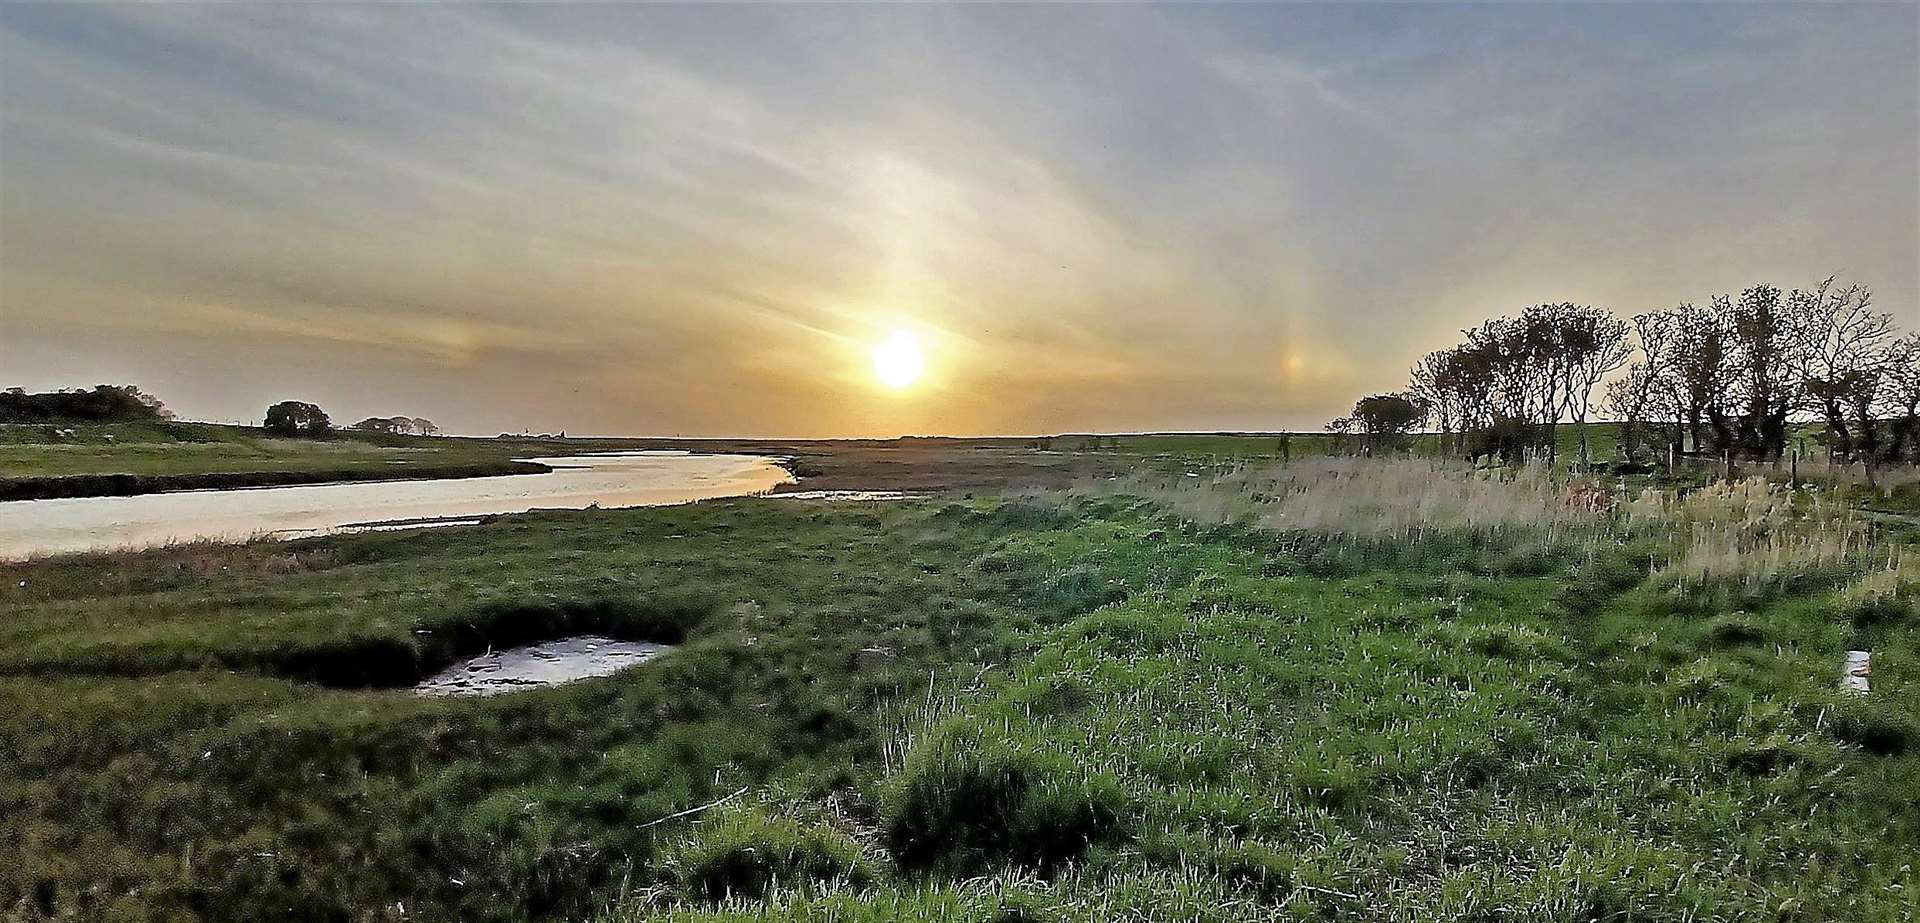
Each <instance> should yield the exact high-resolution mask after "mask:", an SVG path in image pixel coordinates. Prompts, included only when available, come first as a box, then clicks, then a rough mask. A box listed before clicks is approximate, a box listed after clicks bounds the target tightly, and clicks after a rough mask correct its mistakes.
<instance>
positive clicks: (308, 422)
mask: <svg viewBox="0 0 1920 923" xmlns="http://www.w3.org/2000/svg"><path fill="white" fill-rule="evenodd" d="M266 428H267V431H268V432H271V433H275V434H278V435H281V436H325V435H327V434H328V433H331V432H333V421H332V420H331V419H328V417H327V412H326V411H324V410H321V409H320V406H319V405H318V404H309V403H307V402H305V401H281V402H280V403H278V404H274V405H273V406H271V407H268V408H267V418H266Z"/></svg>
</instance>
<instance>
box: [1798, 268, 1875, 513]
mask: <svg viewBox="0 0 1920 923" xmlns="http://www.w3.org/2000/svg"><path fill="white" fill-rule="evenodd" d="M1791 301H1792V303H1793V304H1794V307H1795V314H1796V322H1795V324H1794V328H1795V329H1794V332H1795V334H1796V336H1797V338H1798V341H1799V342H1798V344H1797V346H1798V350H1797V352H1796V354H1795V355H1796V359H1797V362H1798V368H1797V369H1796V372H1797V374H1798V376H1799V378H1800V380H1801V382H1802V383H1803V386H1804V388H1805V389H1806V397H1807V399H1808V401H1809V403H1811V404H1812V406H1813V408H1814V409H1815V410H1816V411H1817V412H1818V413H1819V414H1820V416H1821V417H1822V418H1823V419H1824V420H1825V421H1826V424H1827V445H1828V446H1829V447H1830V448H1831V449H1832V451H1833V453H1834V456H1835V457H1836V458H1839V459H1842V460H1845V461H1848V462H1852V461H1858V462H1860V463H1861V464H1862V465H1864V466H1865V468H1866V475H1867V481H1868V483H1873V482H1874V463H1875V462H1876V461H1878V460H1879V458H1878V456H1879V455H1880V453H1881V445H1880V426H1879V422H1880V421H1879V420H1878V418H1877V417H1876V411H1877V410H1879V409H1880V408H1879V406H1878V405H1879V403H1880V394H1881V384H1882V377H1883V375H1884V373H1885V372H1886V371H1887V368H1888V364H1889V361H1890V360H1891V359H1892V358H1893V356H1892V354H1891V352H1890V349H1889V347H1890V346H1891V345H1892V338H1893V336H1894V328H1893V318H1892V316H1891V315H1888V314H1884V313H1880V312H1877V311H1874V310H1873V308H1872V304H1873V294H1872V292H1870V291H1868V290H1867V289H1866V288H1864V287H1862V286H1859V285H1851V286H1848V287H1846V288H1844V289H1841V288H1836V287H1834V285H1833V280H1832V279H1828V280H1827V281H1825V282H1823V283H1821V284H1820V285H1819V286H1818V287H1816V288H1815V289H1814V290H1812V291H1809V292H1795V293H1794V297H1793V298H1792V299H1791Z"/></svg>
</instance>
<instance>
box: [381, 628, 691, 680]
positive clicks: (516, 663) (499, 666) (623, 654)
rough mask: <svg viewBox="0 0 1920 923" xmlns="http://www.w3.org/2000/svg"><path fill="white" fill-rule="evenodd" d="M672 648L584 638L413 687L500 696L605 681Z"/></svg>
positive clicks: (496, 658) (508, 655)
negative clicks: (582, 681) (584, 681)
mask: <svg viewBox="0 0 1920 923" xmlns="http://www.w3.org/2000/svg"><path fill="white" fill-rule="evenodd" d="M670 650H673V647H672V646H671V645H666V644H654V643H652V642H650V641H615V640H614V639H612V638H603V637H600V636H599V635H580V636H578V637H573V638H562V639H560V640H558V641H545V642H542V643H540V644H529V645H527V646H526V647H515V648H509V649H507V650H504V651H493V652H490V653H487V654H483V655H481V656H479V657H475V658H473V659H471V660H467V661H463V662H461V663H456V664H454V665H453V666H451V667H448V668H447V669H445V670H442V671H441V672H440V673H439V674H437V675H435V676H432V677H430V678H428V679H425V680H422V681H421V682H420V684H419V685H417V686H415V687H413V691H414V692H416V693H419V694H420V695H498V694H500V693H503V692H516V691H519V690H522V689H536V688H539V687H542V686H557V685H559V684H561V683H567V682H572V681H574V680H576V679H586V678H587V677H590V676H606V675H608V674H610V673H618V672H620V671H621V670H624V669H626V668H628V667H631V666H634V665H636V664H639V663H643V662H645V661H648V660H651V659H653V658H655V657H658V656H660V655H661V654H664V653H666V652H667V651H670Z"/></svg>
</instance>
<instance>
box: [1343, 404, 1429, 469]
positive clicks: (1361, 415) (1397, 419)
mask: <svg viewBox="0 0 1920 923" xmlns="http://www.w3.org/2000/svg"><path fill="white" fill-rule="evenodd" d="M1426 417H1427V410H1426V407H1425V406H1424V405H1423V404H1422V403H1421V402H1420V400H1419V399H1418V398H1415V397H1413V396H1411V395H1408V394H1374V395H1369V396H1367V397H1363V398H1361V399H1360V400H1359V401H1357V402H1355V403H1354V405H1353V415H1352V416H1351V417H1349V418H1348V419H1350V420H1351V421H1352V422H1351V424H1350V427H1349V428H1354V427H1357V428H1358V429H1359V430H1360V433H1361V451H1362V452H1364V453H1366V454H1368V455H1371V454H1373V453H1375V452H1378V451H1395V450H1398V449H1400V448H1401V447H1402V446H1404V445H1405V444H1406V439H1407V434H1408V433H1410V432H1412V431H1413V430H1414V428H1415V427H1417V426H1419V425H1420V422H1421V421H1422V420H1425V419H1426Z"/></svg>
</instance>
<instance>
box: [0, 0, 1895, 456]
mask: <svg viewBox="0 0 1920 923" xmlns="http://www.w3.org/2000/svg"><path fill="white" fill-rule="evenodd" d="M1916 16H1920V11H1915V10H1912V9H1904V8H1888V7H1882V8H1811V7H1797V8H1777V7H1775V8H1744V7H1742V8H1730V7H1686V8H1681V9H1669V8H1649V7H1639V6H1633V7H1599V8H1596V7H1580V8H1572V9H1567V8H1555V9H1541V8H1499V9H1486V8H1478V7H1430V6H1420V7H1388V8H1354V7H1332V8H1329V7H1307V8H1299V7H1281V8H1247V7H1234V8H1195V9H1157V8H1130V7H1096V8H1078V7H1077V8H1071V9H1068V8H1045V7H1036V8H997V7H988V8H928V7H916V8H894V7H886V8H850V7H809V8H804V9H783V8H768V7H724V8H714V7H702V8H697V9H695V8H672V7H638V6H606V7H601V6H569V7H564V8H550V7H519V6H463V5H438V4H436V5H427V6H404V7H384V6H382V7H359V6H319V7H315V6H300V7H256V6H233V5H211V6H178V5H173V6H161V7H138V6H136V7H124V6H84V7H68V6H53V5H34V6H26V7H7V8H5V9H4V10H0V126H4V128H3V129H0V308H4V310H3V311H0V337H4V338H5V339H4V340H0V350H5V349H9V347H8V346H7V345H6V344H8V343H13V344H20V343H27V342H31V343H33V344H35V345H34V348H35V349H36V350H38V351H39V355H38V356H37V357H36V359H35V360H34V361H32V362H17V363H15V362H10V363H8V364H9V365H13V366H15V367H16V368H21V369H27V370H29V371H30V373H31V374H33V375H36V376H39V378H38V379H36V380H34V381H23V382H19V383H21V384H29V385H36V386H44V385H69V384H84V383H90V382H82V381H77V380H64V379H63V380H55V379H56V378H58V376H59V375H60V372H61V369H62V368H63V367H64V368H70V369H73V370H76V372H77V370H86V371H87V372H88V373H89V374H92V373H96V372H97V373H99V374H107V373H109V372H115V371H118V370H119V369H121V368H123V367H124V368H125V369H126V371H127V372H128V374H126V375H118V374H116V375H110V376H109V377H114V378H124V377H129V375H131V374H132V373H133V372H134V371H139V372H141V373H142V374H146V375H158V376H161V377H162V378H164V379H165V380H166V381H173V382H179V383H180V384H179V385H178V387H180V388H181V389H182V390H183V391H187V392H188V393H190V394H191V395H192V400H193V402H197V404H196V403H190V404H185V405H182V406H181V408H180V409H181V410H182V411H184V412H186V413H188V414H201V415H205V416H210V417H228V416H241V415H243V412H244V413H245V414H251V413H252V412H253V411H252V408H253V407H254V405H256V404H258V403H259V400H260V397H261V395H260V394H259V393H258V392H259V391H261V390H263V389H265V388H284V387H291V386H294V385H297V386H298V387H300V388H302V389H304V391H303V393H305V394H307V396H309V397H311V398H313V399H317V400H320V401H321V402H322V403H323V404H324V403H328V402H330V401H331V402H342V401H344V402H350V403H352V404H353V406H345V407H339V408H337V410H338V411H339V414H344V415H346V416H357V415H364V414H366V413H396V412H407V413H417V414H426V415H428V416H431V417H433V418H434V419H436V420H440V421H441V422H442V423H443V424H445V425H448V426H449V427H451V428H453V429H459V430H467V431H473V432H493V431H498V430H500V429H517V428H520V427H522V426H530V427H533V428H536V429H561V428H566V429H568V430H569V431H595V432H635V433H638V432H680V433H765V434H770V435H776V434H777V435H852V434H872V433H887V432H902V431H923V432H924V431H940V432H1036V431H1047V430H1067V429H1075V430H1085V429H1146V428H1189V427H1190V428H1209V429H1210V428H1219V427H1228V426H1239V427H1248V428H1262V429H1269V428H1276V427H1283V426H1295V427H1299V426H1317V425H1318V423H1319V422H1320V421H1321V420H1323V419H1325V418H1327V417H1330V416H1333V415H1336V414H1337V413H1339V412H1341V410H1342V409H1343V408H1344V406H1346V405H1347V404H1350V402H1351V400H1352V399H1353V397H1355V396H1356V395H1357V394H1358V393H1360V392H1363V391H1372V390H1381V389H1386V388H1390V387H1394V386H1397V385H1398V383H1399V382H1400V380H1401V378H1402V376H1403V374H1404V369H1405V366H1406V364H1407V363H1408V362H1410V361H1411V360H1412V359H1413V358H1414V357H1416V356H1417V355H1418V354H1419V353H1420V352H1423V351H1425V350H1427V349H1431V348H1435V347H1437V346H1440V345H1444V343H1445V342H1446V340H1447V339H1448V338H1449V337H1450V336H1452V335H1453V333H1454V332H1455V331H1456V330H1457V329H1458V328H1459V327H1461V326H1465V325H1467V324H1470V323H1472V322H1474V321H1475V320H1477V319H1478V318H1480V317H1482V316H1486V315H1488V314H1491V313H1499V312H1505V311H1510V310H1514V309H1516V308H1518V307H1520V306H1522V305H1524V304H1527V303H1531V302H1536V301H1545V300H1556V301H1557V300H1577V301H1592V302H1598V303H1602V304H1606V305H1609V306H1612V307H1614V308H1616V309H1618V310H1621V311H1622V312H1630V311H1634V310H1642V309H1646V308H1651V307H1657V306H1660V305H1663V304H1667V303H1670V302H1674V301H1678V300H1682V299H1686V298H1693V299H1698V298H1702V297H1704V296H1706V295H1707V294H1710V293H1712V292H1714V291H1720V290H1725V289H1728V288H1733V287H1737V286H1739V285H1741V284H1744V283H1746V282H1749V281H1752V280H1754V279H1756V278H1762V277H1764V278H1771V279H1774V280H1776V281H1780V282H1783V283H1789V284H1790V283H1793V282H1797V281H1804V280H1805V279H1809V278H1816V277H1820V276H1824V275H1826V274H1827V273H1829V272H1833V271H1836V270H1840V271H1845V272H1847V273H1848V274H1849V275H1850V276H1852V277H1856V278H1859V279H1861V280H1863V281H1867V282H1870V283H1872V284H1874V285H1875V287H1876V288H1877V290H1878V291H1879V292H1880V302H1881V303H1882V304H1884V305H1887V306H1889V309H1891V310H1896V311H1900V310H1907V311H1911V310H1913V308H1912V306H1913V305H1914V298H1915V296H1916V294H1917V293H1920V279H1916V274H1917V273H1920V268H1916V267H1915V265H1914V262H1913V260H1912V254H1913V253H1914V252H1915V250H1916V249H1920V240H1917V239H1916V229H1915V225H1916V222H1920V203H1916V197H1920V176H1916V161H1920V152H1917V151H1916V144H1920V142H1917V141H1916V137H1920V124H1917V122H1920V114H1917V113H1920V89H1915V81H1913V80H1900V79H1890V75H1900V74H1906V75H1913V74H1914V71H1915V69H1916V67H1920V64H1917V63H1916V62H1917V61H1920V50H1917V49H1916V47H1915V46H1916V39H1915V33H1916V29H1915V28H1913V27H1914V26H1915V25H1916V24H1915V22H1914V21H1913V20H1914V19H1915V17H1916ZM901 325H907V326H912V327H914V328H915V329H920V330H922V331H923V332H924V333H925V338H926V339H927V341H928V342H929V343H930V344H931V346H932V348H933V350H934V355H933V356H932V359H931V363H932V367H931V369H930V373H929V383H928V386H927V387H925V388H920V389H916V390H915V391H914V392H913V393H911V394H908V395H904V396H903V395H899V394H892V393H888V392H885V391H883V390H881V389H877V388H873V387H871V383H870V382H869V381H868V380H867V375H868V373H867V371H866V368H865V361H866V360H865V350H866V347H867V345H868V344H869V343H871V342H872V341H873V340H875V339H877V338H879V337H881V336H884V335H885V333H886V332H887V330H889V329H891V328H892V327H894V326H901ZM131 331H143V332H145V335H149V336H154V337H161V338H164V339H165V341H166V342H167V343H168V345H169V348H170V349H172V350H174V351H176V353H177V356H176V357H175V358H174V360H173V362H174V364H173V366H171V367H162V366H156V365H155V364H153V363H150V362H145V361H139V362H129V361H128V360H127V358H126V357H128V356H130V355H134V354H133V353H130V352H128V351H126V350H124V349H122V348H121V347H120V346H119V345H116V344H120V343H122V342H123V341H124V338H125V335H126V334H128V333H129V332H131ZM13 348H18V347H13ZM261 352H266V353H272V354H273V355H275V356H280V357H285V356H296V357H299V358H298V359H296V360H294V361H290V362H289V361H284V360H283V361H278V362H277V363H276V364H275V365H274V366H273V367H272V369H277V370H279V372H280V373H281V374H283V376H284V377H285V379H286V383H285V384H284V385H282V384H276V383H275V381H274V379H273V377H272V376H273V372H272V370H262V369H260V368H255V367H253V366H251V365H249V363H253V362H254V359H253V358H252V356H253V354H255V353H261ZM55 356H57V357H61V358H60V359H59V361H58V362H56V361H54V360H53V359H51V358H47V357H55ZM7 358H10V359H11V358H14V357H11V356H10V357H7ZM62 363H64V365H62ZM116 363H118V364H117V365H116ZM348 368H350V369H351V370H352V372H351V375H350V376H346V375H342V376H335V377H329V374H328V373H329V370H330V369H348ZM194 375H199V376H203V377H205V378H211V379H215V380H224V381H226V382H228V384H227V385H225V386H223V387H216V386H202V385H197V384H196V385H193V386H191V387H189V386H188V385H187V384H185V383H186V382H188V381H190V380H192V379H191V376H194ZM336 377H337V378H342V379H344V378H347V377H351V379H352V380H351V381H346V380H339V381H336V380H335V378H336ZM157 385H158V382H156V386H157ZM401 404H406V405H407V406H400V405H401ZM413 404H421V405H422V406H412V405H413ZM363 405H364V406H363ZM337 415H338V414H337Z"/></svg>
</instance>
